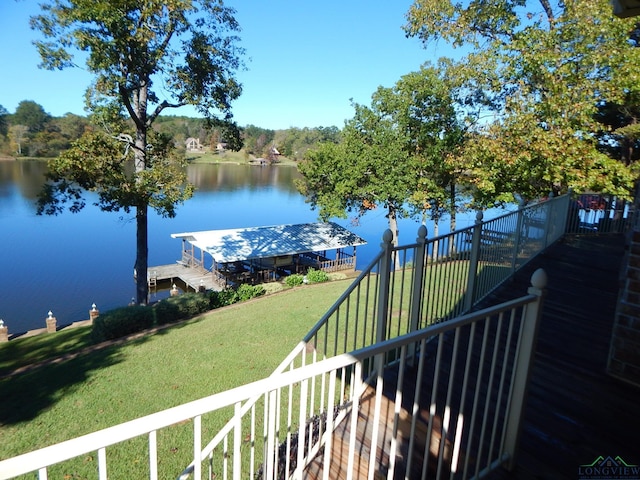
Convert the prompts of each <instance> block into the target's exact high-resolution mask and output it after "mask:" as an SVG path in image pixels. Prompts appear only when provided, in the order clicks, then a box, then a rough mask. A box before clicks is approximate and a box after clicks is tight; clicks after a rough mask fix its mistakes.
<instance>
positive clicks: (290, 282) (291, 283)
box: [284, 273, 304, 287]
mask: <svg viewBox="0 0 640 480" xmlns="http://www.w3.org/2000/svg"><path fill="white" fill-rule="evenodd" d="M284 283H285V285H286V286H287V287H297V286H299V285H302V284H303V283H304V276H303V275H301V274H299V273H294V274H293V275H289V276H288V277H287V278H285V279H284Z"/></svg>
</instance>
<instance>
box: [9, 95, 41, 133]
mask: <svg viewBox="0 0 640 480" xmlns="http://www.w3.org/2000/svg"><path fill="white" fill-rule="evenodd" d="M49 120H51V115H49V114H48V113H47V112H45V111H44V108H43V107H42V105H40V104H38V103H36V102H34V101H32V100H23V101H21V102H20V103H19V104H18V106H17V107H16V112H15V113H14V114H13V118H12V123H13V124H14V125H25V126H26V127H27V128H28V129H29V132H32V133H38V132H42V131H43V130H44V129H45V126H46V124H47V122H49Z"/></svg>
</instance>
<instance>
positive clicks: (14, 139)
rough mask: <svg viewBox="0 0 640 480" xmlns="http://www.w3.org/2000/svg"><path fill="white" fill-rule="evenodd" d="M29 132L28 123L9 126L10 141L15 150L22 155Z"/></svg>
mask: <svg viewBox="0 0 640 480" xmlns="http://www.w3.org/2000/svg"><path fill="white" fill-rule="evenodd" d="M28 133H29V127H27V126H26V125H11V126H10V127H9V133H8V136H9V141H10V144H11V147H12V148H13V151H14V152H15V153H17V154H18V155H22V144H23V142H24V139H25V137H26V136H27V134H28Z"/></svg>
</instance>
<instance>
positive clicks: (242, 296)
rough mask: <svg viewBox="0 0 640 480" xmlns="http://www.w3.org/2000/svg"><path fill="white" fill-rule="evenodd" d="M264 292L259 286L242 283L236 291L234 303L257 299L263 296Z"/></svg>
mask: <svg viewBox="0 0 640 480" xmlns="http://www.w3.org/2000/svg"><path fill="white" fill-rule="evenodd" d="M265 291H266V290H265V289H264V287H263V286H261V285H248V284H246V283H243V284H242V285H240V286H239V287H238V290H236V301H237V302H243V301H245V300H250V299H252V298H255V297H259V296H261V295H264V293H265Z"/></svg>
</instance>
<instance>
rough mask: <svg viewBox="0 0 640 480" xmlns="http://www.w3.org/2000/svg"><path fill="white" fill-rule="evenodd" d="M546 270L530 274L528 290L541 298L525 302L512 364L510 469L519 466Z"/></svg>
mask: <svg viewBox="0 0 640 480" xmlns="http://www.w3.org/2000/svg"><path fill="white" fill-rule="evenodd" d="M546 287H547V274H546V272H545V271H544V270H543V269H541V268H539V269H538V270H536V271H535V272H534V273H533V275H532V276H531V287H529V290H528V291H527V293H528V294H529V295H536V296H537V297H538V298H537V299H536V300H535V301H534V302H532V303H529V304H527V305H526V306H525V310H524V312H523V316H524V318H523V321H522V326H521V328H520V338H519V339H518V349H517V351H516V358H515V363H514V367H513V369H514V370H513V380H512V385H511V399H510V402H509V409H508V411H507V418H506V419H505V433H504V440H503V442H504V449H503V453H504V454H505V455H506V460H507V469H508V470H513V469H514V468H515V466H516V463H517V459H516V455H517V450H518V443H519V439H520V433H521V431H522V419H523V414H524V406H525V401H526V399H527V393H528V389H529V378H530V376H531V367H532V365H533V356H534V354H535V349H536V342H537V338H538V327H539V325H540V318H541V317H542V303H543V300H544V297H545V294H546Z"/></svg>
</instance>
